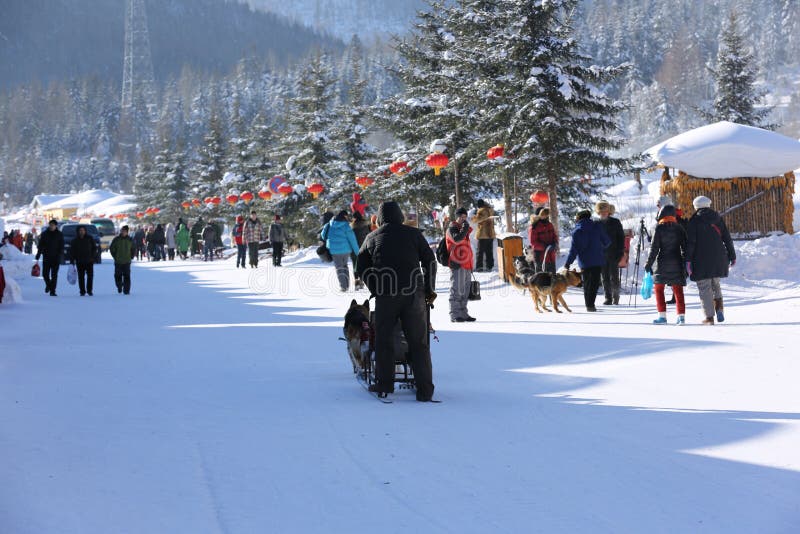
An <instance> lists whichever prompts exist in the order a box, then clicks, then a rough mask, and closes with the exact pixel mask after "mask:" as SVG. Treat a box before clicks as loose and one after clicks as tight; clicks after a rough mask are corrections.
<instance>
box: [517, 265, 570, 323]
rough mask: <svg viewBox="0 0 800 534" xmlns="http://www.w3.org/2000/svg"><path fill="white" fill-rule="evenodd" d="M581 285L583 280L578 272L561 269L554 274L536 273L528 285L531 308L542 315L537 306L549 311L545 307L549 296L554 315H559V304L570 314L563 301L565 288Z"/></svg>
mask: <svg viewBox="0 0 800 534" xmlns="http://www.w3.org/2000/svg"><path fill="white" fill-rule="evenodd" d="M582 283H583V279H582V278H581V275H580V273H578V271H573V270H564V269H562V270H560V271H558V272H557V273H556V274H552V273H536V274H535V275H534V276H533V278H531V280H530V283H529V284H528V290H529V291H530V292H531V299H532V300H533V306H534V308H536V311H537V312H539V313H542V310H541V309H540V308H539V304H541V306H542V308H544V310H545V311H548V312H549V311H551V310H550V309H549V308H548V307H547V305H546V302H547V296H548V295H549V296H550V303H551V304H552V305H553V309H554V310H555V311H556V313H561V310H559V309H558V304H559V303H561V305H562V306H564V308H566V310H567V311H568V312H570V313H572V310H570V309H569V306H567V303H566V302H565V301H564V293H566V291H567V288H569V287H580V286H581V284H582Z"/></svg>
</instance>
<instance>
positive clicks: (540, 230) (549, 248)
mask: <svg viewBox="0 0 800 534" xmlns="http://www.w3.org/2000/svg"><path fill="white" fill-rule="evenodd" d="M528 242H529V243H530V244H531V249H532V250H533V263H534V266H535V268H536V272H537V273H540V272H543V271H544V272H548V273H553V274H555V272H556V252H557V251H558V235H556V229H555V227H554V226H553V223H551V222H550V209H549V208H537V209H536V215H534V216H533V217H532V218H531V226H530V227H529V228H528Z"/></svg>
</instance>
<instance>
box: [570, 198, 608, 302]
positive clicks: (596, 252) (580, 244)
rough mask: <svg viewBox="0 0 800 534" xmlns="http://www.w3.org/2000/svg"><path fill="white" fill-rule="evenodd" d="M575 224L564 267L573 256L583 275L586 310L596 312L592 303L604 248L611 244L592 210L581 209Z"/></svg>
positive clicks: (595, 296)
mask: <svg viewBox="0 0 800 534" xmlns="http://www.w3.org/2000/svg"><path fill="white" fill-rule="evenodd" d="M575 220H576V221H577V224H576V225H575V229H574V230H572V245H571V246H570V248H569V254H568V255H567V261H566V263H565V264H564V268H565V269H569V268H570V265H572V262H573V261H574V260H575V258H577V259H578V265H579V266H580V268H581V275H582V276H583V299H584V301H585V303H586V311H588V312H596V311H597V308H596V307H595V305H594V302H595V299H596V298H597V291H598V290H599V289H600V275H601V272H602V269H603V265H604V264H605V262H606V253H605V249H606V248H607V247H608V246H609V245H610V244H611V240H610V239H609V238H608V236H607V235H606V233H605V231H604V230H603V227H602V226H601V225H600V223H599V222H595V221H593V220H592V212H591V211H589V210H581V211H579V212H578V213H577V215H575Z"/></svg>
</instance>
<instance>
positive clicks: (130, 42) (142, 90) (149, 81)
mask: <svg viewBox="0 0 800 534" xmlns="http://www.w3.org/2000/svg"><path fill="white" fill-rule="evenodd" d="M125 4H126V5H125V61H124V64H123V68H122V113H123V115H128V117H129V118H131V119H133V120H134V121H135V122H139V121H140V120H142V119H144V120H149V119H150V117H152V115H153V113H154V111H155V79H154V77H153V60H152V57H151V55H150V34H149V32H148V30H147V12H146V11H145V7H144V0H125Z"/></svg>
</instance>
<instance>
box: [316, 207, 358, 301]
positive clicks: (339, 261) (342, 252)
mask: <svg viewBox="0 0 800 534" xmlns="http://www.w3.org/2000/svg"><path fill="white" fill-rule="evenodd" d="M322 239H323V240H324V241H325V246H326V247H328V250H329V251H330V253H331V256H333V265H334V266H335V267H336V278H337V279H338V280H339V289H341V290H342V292H345V291H347V290H348V289H349V288H350V268H349V267H348V266H347V260H349V259H350V253H351V252H352V253H355V254H356V255H357V254H358V243H357V242H356V236H355V234H354V233H353V229H352V228H350V222H349V221H348V220H347V211H346V210H342V211H340V212H339V213H338V214H337V215H336V217H334V218H333V219H331V220H330V221H329V222H328V224H326V225H325V227H324V228H323V229H322ZM355 267H356V266H354V268H355Z"/></svg>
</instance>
